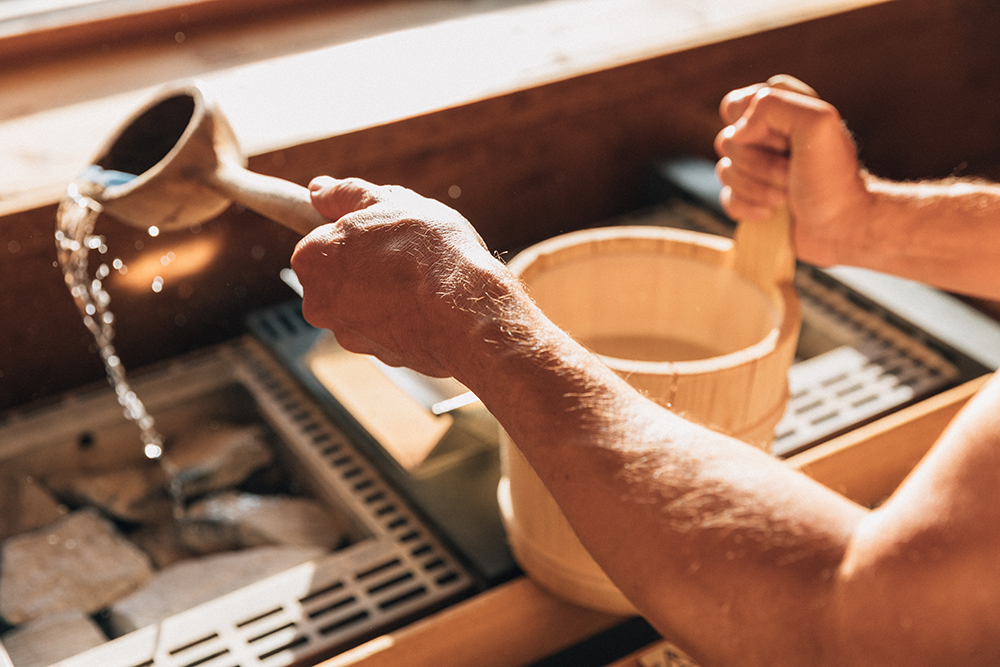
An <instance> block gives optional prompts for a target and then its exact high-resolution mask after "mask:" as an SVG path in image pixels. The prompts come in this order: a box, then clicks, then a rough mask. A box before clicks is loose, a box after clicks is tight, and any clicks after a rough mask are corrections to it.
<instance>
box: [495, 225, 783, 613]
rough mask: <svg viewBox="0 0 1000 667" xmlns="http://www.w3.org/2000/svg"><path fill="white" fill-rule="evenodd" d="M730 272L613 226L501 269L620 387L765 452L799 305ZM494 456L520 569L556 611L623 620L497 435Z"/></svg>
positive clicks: (779, 288) (680, 246) (702, 256)
mask: <svg viewBox="0 0 1000 667" xmlns="http://www.w3.org/2000/svg"><path fill="white" fill-rule="evenodd" d="M734 261H735V249H734V244H733V241H732V240H731V239H728V238H724V237H719V236H712V235H708V234H701V233H698V232H689V231H685V230H677V229H670V228H662V227H613V228H604V229H590V230H584V231H580V232H573V233H570V234H565V235H562V236H558V237H555V238H553V239H549V240H548V241H544V242H542V243H539V244H538V245H535V246H532V247H531V248H529V249H527V250H525V251H524V252H522V253H520V254H519V255H517V256H516V257H515V258H514V259H513V260H512V261H511V262H510V268H511V270H512V271H514V273H515V274H517V275H518V276H520V277H521V279H522V280H523V281H524V282H525V284H526V285H527V286H528V289H529V291H530V293H531V295H532V296H533V297H534V299H535V301H536V302H537V303H538V305H539V307H541V309H542V311H543V312H545V314H546V315H547V316H548V317H549V318H550V319H551V320H552V321H553V322H555V323H556V324H557V325H559V326H560V327H562V328H563V329H565V330H566V331H568V332H569V333H570V334H571V335H572V336H573V337H574V338H576V339H577V340H578V341H580V342H581V343H583V344H584V345H585V346H586V347H588V348H589V349H591V350H592V351H594V352H596V353H597V354H598V355H600V356H601V358H602V360H603V361H604V362H605V363H606V364H607V365H608V366H609V367H611V368H612V369H613V370H614V371H615V372H617V373H618V374H619V375H620V376H622V377H623V378H625V379H626V380H627V381H628V382H629V383H630V384H631V385H632V386H634V387H635V388H637V389H638V390H640V391H642V392H644V393H645V394H647V395H648V396H649V397H650V398H652V399H653V400H655V401H657V402H658V403H660V404H661V405H663V406H664V407H666V408H668V409H670V410H672V411H675V412H677V413H678V414H682V415H684V416H685V417H687V418H689V419H691V420H692V421H696V422H698V423H701V424H703V425H705V426H709V427H711V428H713V429H715V430H717V431H721V432H723V433H726V434H728V435H731V436H734V437H736V438H739V439H741V440H744V441H746V442H748V443H751V444H752V445H754V446H757V447H760V448H764V449H766V448H767V447H768V445H769V444H770V442H771V440H772V437H773V433H774V428H775V426H776V425H777V423H778V420H779V419H780V418H781V416H782V414H783V413H784V410H785V404H786V401H787V394H788V368H789V366H790V365H791V363H792V360H793V357H794V353H795V345H796V342H797V339H798V330H799V324H800V319H801V318H800V310H799V303H798V298H797V296H796V293H795V290H794V289H793V287H792V286H791V284H790V283H789V282H787V281H782V282H780V283H778V284H772V285H760V284H755V282H751V281H750V280H748V279H746V278H744V277H742V276H741V275H739V274H737V273H736V271H734ZM761 282H762V281H761ZM501 455H502V459H503V477H502V479H501V482H500V486H499V489H498V498H499V501H500V510H501V515H502V518H503V521H504V525H505V528H506V531H507V536H508V540H509V542H510V545H511V550H512V551H513V554H514V556H515V558H516V559H517V561H518V563H519V564H520V565H521V567H522V569H524V571H525V572H526V573H527V574H528V576H530V577H531V578H532V579H533V580H535V581H536V582H537V583H538V584H540V585H542V586H544V587H545V588H548V589H549V590H551V591H552V592H554V593H555V594H556V595H559V596H561V597H563V598H564V599H567V600H570V601H572V602H575V603H577V604H580V605H583V606H586V607H590V608H594V609H599V610H602V611H608V612H612V613H619V614H634V613H635V609H634V607H633V606H632V605H631V603H629V602H628V601H627V600H626V599H625V597H624V596H623V595H622V594H621V593H620V592H619V591H618V589H617V588H616V587H615V586H614V585H613V584H612V583H611V581H610V580H609V579H608V578H607V576H606V575H605V574H604V573H603V572H602V571H601V569H600V567H598V565H597V564H596V563H595V562H594V561H593V559H592V558H591V557H590V555H589V554H588V553H587V552H586V550H585V549H584V548H583V546H582V545H581V544H580V542H579V540H578V539H577V538H576V535H575V534H574V533H573V530H572V528H570V526H569V523H568V522H567V520H566V518H565V517H564V516H563V514H562V511H561V510H560V509H559V507H558V505H557V504H556V502H555V500H554V499H553V498H552V496H551V495H550V494H549V492H548V490H547V489H546V488H545V485H544V484H542V482H541V480H540V479H539V478H538V476H537V475H536V474H535V472H534V470H532V468H531V466H530V465H529V464H528V462H527V461H526V460H525V458H524V456H523V455H522V454H521V452H520V450H519V449H518V448H517V446H516V445H515V444H514V443H513V442H511V441H510V439H509V438H508V437H507V435H506V433H501Z"/></svg>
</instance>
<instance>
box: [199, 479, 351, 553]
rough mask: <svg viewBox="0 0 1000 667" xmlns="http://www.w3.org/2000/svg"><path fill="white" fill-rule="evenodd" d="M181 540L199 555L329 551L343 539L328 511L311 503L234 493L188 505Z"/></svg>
mask: <svg viewBox="0 0 1000 667" xmlns="http://www.w3.org/2000/svg"><path fill="white" fill-rule="evenodd" d="M182 536H183V540H184V543H185V544H187V545H188V546H189V547H190V548H192V549H194V550H195V551H198V552H201V553H211V552H214V551H222V550H226V549H238V548H244V547H253V546H263V545H267V544H283V545H286V546H300V547H312V546H315V547H320V548H323V549H332V548H333V547H334V546H336V545H337V543H338V542H340V540H341V539H342V537H343V535H342V533H341V531H340V530H339V529H338V526H337V524H336V522H335V521H334V519H333V518H332V517H331V516H330V514H329V511H328V510H327V509H326V507H324V506H323V505H321V504H320V503H318V502H316V501H314V500H311V499H309V498H299V497H291V496H259V495H255V494H251V493H238V492H228V493H220V494H218V495H215V496H210V497H208V498H206V499H204V500H201V501H198V502H196V503H194V504H193V505H191V507H190V508H189V510H188V514H187V516H186V517H185V522H184V526H183V528H182Z"/></svg>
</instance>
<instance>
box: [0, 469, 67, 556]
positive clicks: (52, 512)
mask: <svg viewBox="0 0 1000 667" xmlns="http://www.w3.org/2000/svg"><path fill="white" fill-rule="evenodd" d="M0 507H2V508H3V511H2V512H0V541H3V540H6V539H7V538H8V537H13V536H14V535H19V534H21V533H27V532H30V531H33V530H37V529H38V528H42V527H44V526H48V525H49V524H52V523H55V522H56V521H58V520H59V519H61V518H62V517H63V516H64V515H65V514H66V508H65V507H63V506H61V505H60V504H59V503H58V502H57V501H56V499H55V498H53V497H52V494H50V493H49V492H48V491H47V490H46V489H45V488H44V487H42V486H40V485H39V484H38V483H36V482H35V480H34V479H32V478H31V477H30V476H28V475H27V474H25V473H24V472H22V471H20V470H17V469H16V468H14V467H13V466H3V467H2V468H0Z"/></svg>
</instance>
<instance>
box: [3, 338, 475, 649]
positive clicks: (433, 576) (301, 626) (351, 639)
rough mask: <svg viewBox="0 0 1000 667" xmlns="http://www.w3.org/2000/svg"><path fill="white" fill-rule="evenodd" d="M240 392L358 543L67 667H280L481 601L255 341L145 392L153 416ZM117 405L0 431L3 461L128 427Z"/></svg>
mask: <svg viewBox="0 0 1000 667" xmlns="http://www.w3.org/2000/svg"><path fill="white" fill-rule="evenodd" d="M234 384H236V385H239V386H241V387H243V388H244V389H245V390H246V391H247V392H249V394H250V395H252V396H253V398H254V400H255V403H256V408H257V409H259V411H260V413H261V416H262V417H263V418H264V419H265V420H266V422H267V423H268V425H269V426H270V427H271V428H272V429H273V430H274V431H275V433H277V434H278V435H279V437H280V440H281V441H282V444H283V445H284V446H285V447H286V448H287V454H288V455H289V458H290V459H291V465H292V467H294V468H295V469H296V471H298V472H300V473H301V474H304V475H306V476H307V477H309V478H310V479H309V481H308V485H309V486H310V487H311V488H312V489H313V490H314V491H315V493H316V495H317V496H320V497H321V499H322V500H324V501H326V502H328V503H331V504H332V505H334V506H336V507H337V508H339V511H340V512H341V513H344V514H346V515H347V516H349V517H350V519H351V520H352V521H353V522H354V523H355V524H356V528H357V531H356V532H357V533H358V535H359V536H360V537H358V539H356V540H355V541H354V542H353V543H352V544H351V545H350V546H348V547H346V548H344V549H341V550H339V551H335V552H333V553H330V554H327V555H325V556H323V557H321V558H318V559H316V560H313V561H311V562H308V563H305V564H303V565H300V566H297V567H294V568H291V569H289V570H286V571H284V572H282V573H280V574H277V575H274V576H271V577H269V578H266V579H263V580H261V581H258V582H256V583H254V584H252V585H249V586H246V587H244V588H242V589H240V590H237V591H234V592H232V593H229V594H227V595H224V596H222V597H219V598H217V599H215V600H212V601H210V602H207V603H205V604H202V605H200V606H198V607H195V608H193V609H189V610H187V611H185V612H182V613H180V614H177V615H175V616H172V617H170V618H168V619H166V620H164V621H162V622H160V623H158V624H156V625H153V626H149V627H146V628H142V629H140V630H137V631H135V632H132V633H130V634H127V635H125V636H123V637H120V638H118V639H114V640H112V641H109V642H107V643H105V644H103V645H101V646H98V647H97V648H94V649H92V650H90V651H87V652H85V653H81V654H79V655H77V656H75V657H73V658H70V659H68V660H66V661H64V662H62V663H60V664H61V665H64V666H65V667H90V666H96V665H99V666H100V667H251V666H256V665H262V666H263V665H266V666H268V667H279V666H283V665H288V664H290V663H292V662H295V661H297V660H301V659H302V658H303V657H304V656H307V655H308V656H311V655H316V654H322V653H329V652H331V651H332V650H334V649H339V648H343V647H346V646H349V645H351V644H353V643H357V642H359V641H361V640H363V639H365V638H367V637H370V636H372V635H374V634H376V633H378V632H381V631H384V630H385V629H388V628H391V627H393V626H395V625H398V624H400V623H402V622H404V621H406V620H407V619H410V618H413V617H415V616H418V615H420V614H422V613H427V612H428V611H430V610H431V609H433V608H436V607H437V606H439V605H442V604H445V603H446V602H448V601H450V600H452V599H455V598H457V597H459V596H462V595H464V594H466V593H467V592H469V591H470V590H471V588H472V578H471V576H470V575H469V574H468V572H467V571H466V570H465V569H464V567H463V566H462V565H461V564H460V563H459V562H458V561H457V560H456V559H455V558H454V557H453V556H452V555H451V554H450V553H449V552H448V551H447V550H446V549H445V547H444V546H443V545H442V544H441V543H440V542H439V541H438V540H437V538H436V537H435V536H434V535H433V534H432V533H431V531H430V530H429V529H428V528H427V526H426V525H425V524H424V522H423V521H422V520H421V519H420V518H419V517H418V516H417V515H416V514H415V513H414V512H413V511H411V509H410V508H409V507H408V505H407V503H406V502H405V501H404V500H403V499H402V498H401V497H400V496H398V495H397V494H396V493H395V492H394V491H393V489H392V488H391V487H390V486H389V485H388V484H386V482H385V481H384V480H383V478H382V476H381V475H380V474H379V473H378V472H377V470H376V469H374V468H373V467H372V466H371V465H370V464H369V463H368V462H367V460H366V459H365V458H364V457H363V456H361V455H359V453H358V452H357V451H356V450H355V449H354V447H353V445H352V444H351V442H350V441H349V440H348V439H347V438H346V437H345V436H344V435H343V434H342V432H341V431H340V430H338V429H337V428H336V427H335V426H334V425H333V424H332V423H331V422H330V421H329V420H328V419H327V418H326V417H325V416H324V414H323V413H322V412H321V411H320V410H319V409H317V408H316V407H315V406H314V405H313V404H312V402H311V401H310V400H309V399H308V398H307V397H306V395H305V394H304V393H303V392H302V390H301V389H300V388H299V387H298V385H297V384H296V383H295V382H294V381H293V380H292V379H291V378H290V377H289V376H287V374H286V373H285V372H284V370H283V369H282V368H281V367H280V366H279V365H278V364H277V363H275V362H274V360H273V359H271V357H270V355H269V354H268V353H267V352H266V351H265V350H264V348H263V347H262V346H261V345H260V344H259V343H257V342H255V341H254V340H252V339H250V338H249V337H247V338H244V339H241V340H239V341H237V342H234V343H231V344H227V345H223V346H221V347H218V348H214V349H213V350H211V351H209V352H204V353H201V354H199V355H197V356H196V357H193V358H187V359H183V360H178V361H175V362H173V363H171V364H170V365H169V366H168V367H165V368H162V369H159V370H158V371H157V372H155V373H152V374H151V375H150V377H148V378H146V377H141V376H137V379H136V382H135V385H136V388H137V391H140V392H142V395H143V397H144V399H146V400H147V403H148V404H149V405H150V406H151V407H156V406H164V405H170V404H172V403H178V402H181V401H186V400H190V399H192V398H197V397H199V396H201V395H206V394H210V393H211V392H213V391H218V390H224V389H225V388H227V387H231V386H232V385H234ZM108 400H109V396H108V395H107V392H106V391H100V392H94V393H93V394H92V395H74V396H71V397H69V398H67V399H66V400H65V401H63V402H62V403H61V404H60V405H56V406H53V407H50V408H48V409H46V410H44V411H43V413H41V414H37V415H23V416H21V417H18V418H15V419H13V420H11V421H9V422H8V423H7V424H5V425H4V427H3V428H2V429H0V442H2V443H3V449H2V450H0V457H3V456H4V455H5V454H7V455H9V454H12V453H16V452H23V451H25V450H26V449H28V448H30V447H34V446H40V445H42V444H43V443H44V442H46V441H51V440H52V439H53V437H54V438H55V440H56V441H59V440H60V439H63V440H65V439H66V437H71V436H69V434H70V433H71V432H72V433H80V432H85V431H89V430H93V431H95V432H97V431H98V430H99V426H100V425H101V424H102V423H104V422H106V421H108V420H111V419H116V420H118V421H120V420H121V418H120V412H119V411H118V410H117V409H115V407H113V406H110V405H105V404H106V403H108ZM110 403H114V400H113V398H110ZM60 432H64V433H62V434H61V435H60Z"/></svg>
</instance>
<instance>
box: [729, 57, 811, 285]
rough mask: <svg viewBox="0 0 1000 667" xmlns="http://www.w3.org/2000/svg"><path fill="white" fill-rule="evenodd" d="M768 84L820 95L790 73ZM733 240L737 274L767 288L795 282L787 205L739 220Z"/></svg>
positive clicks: (774, 78) (790, 224) (775, 78)
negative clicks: (765, 215)
mask: <svg viewBox="0 0 1000 667" xmlns="http://www.w3.org/2000/svg"><path fill="white" fill-rule="evenodd" d="M767 85H768V86H771V87H772V88H780V89H782V90H789V91H792V92H796V93H801V94H803V95H809V96H811V97H819V96H818V95H817V94H816V91H815V90H813V89H812V88H811V87H809V86H808V85H806V84H805V83H802V82H801V81H799V80H798V79H796V78H794V77H791V76H788V75H787V74H779V75H776V76H772V77H771V78H770V79H768V80H767ZM734 240H735V246H736V261H735V264H736V266H735V270H736V273H737V274H739V275H741V276H743V277H744V278H746V279H747V280H749V281H751V282H753V283H754V284H756V285H758V286H759V287H762V288H765V289H767V288H769V287H771V286H773V285H778V284H781V283H786V282H791V281H792V279H793V278H794V276H795V248H794V246H793V245H792V216H791V213H790V212H789V210H788V206H787V205H782V206H781V207H780V208H779V209H778V210H777V211H775V213H774V215H773V216H771V218H770V219H769V220H767V221H764V222H745V221H739V222H738V223H737V224H736V234H735V239H734Z"/></svg>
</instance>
